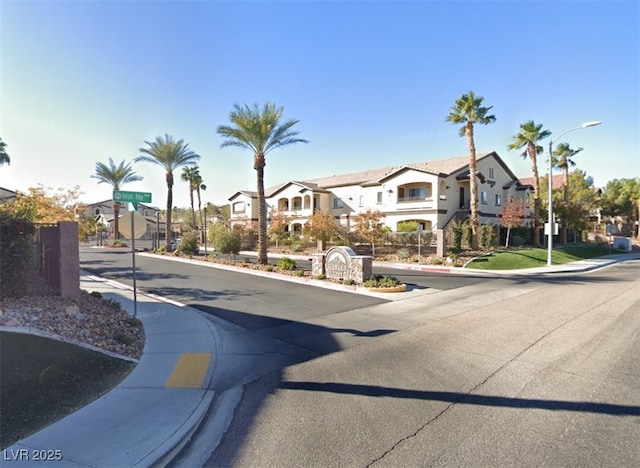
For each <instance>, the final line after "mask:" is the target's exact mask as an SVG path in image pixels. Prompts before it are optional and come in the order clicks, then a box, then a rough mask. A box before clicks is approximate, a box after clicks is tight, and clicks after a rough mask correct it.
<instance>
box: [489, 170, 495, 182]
mask: <svg viewBox="0 0 640 468" xmlns="http://www.w3.org/2000/svg"><path fill="white" fill-rule="evenodd" d="M493 175H494V174H493V167H490V168H489V179H491V180H493V179H495V177H494V176H493Z"/></svg>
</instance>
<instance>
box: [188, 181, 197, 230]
mask: <svg viewBox="0 0 640 468" xmlns="http://www.w3.org/2000/svg"><path fill="white" fill-rule="evenodd" d="M189 199H190V200H191V220H192V221H193V227H194V228H195V227H196V209H195V204H194V201H193V187H191V188H189Z"/></svg>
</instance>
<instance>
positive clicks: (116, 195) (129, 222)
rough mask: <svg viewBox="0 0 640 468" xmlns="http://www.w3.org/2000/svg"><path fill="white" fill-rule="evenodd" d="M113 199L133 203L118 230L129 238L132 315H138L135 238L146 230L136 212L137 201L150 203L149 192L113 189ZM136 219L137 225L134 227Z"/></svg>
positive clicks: (143, 219)
mask: <svg viewBox="0 0 640 468" xmlns="http://www.w3.org/2000/svg"><path fill="white" fill-rule="evenodd" d="M113 201H114V202H118V203H122V202H130V203H131V204H133V210H131V216H129V217H123V218H122V222H121V223H120V225H119V227H118V230H119V231H120V234H123V235H125V236H129V239H131V266H132V270H133V316H134V317H137V316H138V295H137V288H136V239H139V238H140V237H142V236H143V235H144V233H145V232H147V220H146V219H145V218H144V216H142V215H141V214H140V213H138V212H137V211H136V210H137V209H138V203H151V194H150V193H147V192H124V191H122V190H114V191H113ZM136 219H137V220H138V226H137V227H136Z"/></svg>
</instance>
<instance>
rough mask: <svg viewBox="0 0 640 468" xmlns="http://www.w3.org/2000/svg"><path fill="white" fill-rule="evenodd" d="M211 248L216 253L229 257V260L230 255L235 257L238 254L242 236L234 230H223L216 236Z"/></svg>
mask: <svg viewBox="0 0 640 468" xmlns="http://www.w3.org/2000/svg"><path fill="white" fill-rule="evenodd" d="M213 246H214V248H215V249H216V250H217V251H218V252H220V253H222V254H227V255H229V259H231V256H232V255H234V256H235V255H238V254H239V253H240V248H241V247H242V234H240V233H239V232H238V231H235V230H231V231H227V230H225V231H224V232H222V233H219V235H218V236H216V240H215V243H214V244H213Z"/></svg>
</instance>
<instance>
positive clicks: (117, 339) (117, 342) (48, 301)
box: [0, 290, 145, 359]
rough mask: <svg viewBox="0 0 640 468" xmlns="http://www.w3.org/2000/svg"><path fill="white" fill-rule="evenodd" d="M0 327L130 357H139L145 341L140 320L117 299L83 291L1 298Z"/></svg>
mask: <svg viewBox="0 0 640 468" xmlns="http://www.w3.org/2000/svg"><path fill="white" fill-rule="evenodd" d="M0 326H4V327H21V328H28V329H36V330H40V331H41V332H45V333H46V334H52V335H58V336H60V337H62V338H64V339H65V340H67V341H71V342H75V343H82V344H87V345H91V346H95V347H97V348H100V349H103V350H105V351H109V352H112V353H115V354H119V355H122V356H126V357H129V358H133V359H139V358H140V356H142V350H143V348H144V341H145V335H144V328H143V327H142V322H140V321H139V320H138V319H135V318H133V317H131V316H130V315H129V314H128V313H127V312H125V311H124V310H123V309H122V307H121V306H120V304H119V303H118V302H116V301H113V300H105V299H102V298H99V297H95V296H93V295H91V294H89V293H88V292H87V291H84V290H80V294H79V295H78V297H77V298H76V299H70V298H64V297H59V296H50V295H47V296H29V297H22V298H3V299H1V300H0Z"/></svg>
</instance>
